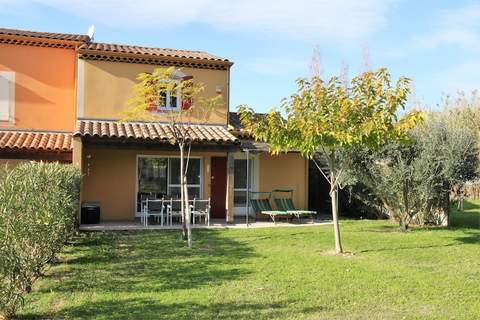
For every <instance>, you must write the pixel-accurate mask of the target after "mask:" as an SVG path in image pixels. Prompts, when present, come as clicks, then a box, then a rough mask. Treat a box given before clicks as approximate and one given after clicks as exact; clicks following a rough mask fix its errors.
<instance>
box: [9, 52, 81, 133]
mask: <svg viewBox="0 0 480 320" xmlns="http://www.w3.org/2000/svg"><path fill="white" fill-rule="evenodd" d="M75 69H76V54H75V50H73V49H57V48H48V47H33V46H23V45H10V44H0V71H13V72H15V82H16V83H15V114H14V118H15V123H2V122H0V128H15V129H37V130H57V131H73V129H74V127H75V114H76V112H75V81H76V80H75V79H76V72H75Z"/></svg>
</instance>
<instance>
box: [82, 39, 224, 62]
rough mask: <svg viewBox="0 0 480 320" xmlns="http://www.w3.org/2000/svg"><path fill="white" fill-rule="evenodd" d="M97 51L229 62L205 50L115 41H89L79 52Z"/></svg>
mask: <svg viewBox="0 0 480 320" xmlns="http://www.w3.org/2000/svg"><path fill="white" fill-rule="evenodd" d="M85 51H95V52H100V53H110V54H130V55H140V56H154V57H161V58H165V57H167V58H177V59H195V60H208V61H212V62H227V63H228V62H229V61H228V59H224V58H220V57H217V56H214V55H212V54H209V53H207V52H203V51H191V50H179V49H166V48H150V47H141V46H134V45H121V44H113V43H98V42H88V43H84V44H82V45H81V46H80V47H79V52H80V53H83V52H85Z"/></svg>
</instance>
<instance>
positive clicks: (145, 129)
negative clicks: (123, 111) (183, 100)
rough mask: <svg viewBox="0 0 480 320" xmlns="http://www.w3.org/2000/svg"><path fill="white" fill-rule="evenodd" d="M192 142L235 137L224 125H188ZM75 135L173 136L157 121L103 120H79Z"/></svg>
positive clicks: (168, 127)
mask: <svg viewBox="0 0 480 320" xmlns="http://www.w3.org/2000/svg"><path fill="white" fill-rule="evenodd" d="M188 128H190V130H189V133H190V135H191V140H192V141H194V142H198V143H202V142H213V143H236V142H237V141H238V140H237V138H236V137H235V136H234V135H232V134H231V133H230V132H229V131H228V130H227V128H226V127H224V126H214V125H201V124H196V125H189V126H188ZM74 135H75V136H83V137H100V138H124V139H144V140H158V141H161V142H169V141H170V140H171V139H172V137H173V129H172V126H171V125H169V124H168V123H159V122H119V121H104V120H79V121H77V129H76V131H75V133H74Z"/></svg>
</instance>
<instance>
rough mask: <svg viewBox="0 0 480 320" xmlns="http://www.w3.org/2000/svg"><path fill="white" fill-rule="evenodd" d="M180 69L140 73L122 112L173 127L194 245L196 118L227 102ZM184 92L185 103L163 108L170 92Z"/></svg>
mask: <svg viewBox="0 0 480 320" xmlns="http://www.w3.org/2000/svg"><path fill="white" fill-rule="evenodd" d="M179 72H180V70H176V69H175V68H174V67H169V68H156V69H155V70H154V71H153V72H152V73H140V74H139V75H138V77H137V80H138V81H139V82H138V83H137V84H136V85H135V86H134V88H133V89H134V92H135V95H134V97H133V98H132V99H130V100H129V102H128V103H129V105H130V107H129V108H127V109H126V110H125V111H123V112H122V114H123V120H125V121H139V120H140V121H165V120H167V121H168V122H169V124H170V128H171V136H170V143H171V144H176V145H178V148H179V151H180V184H181V188H180V189H181V201H182V203H183V205H182V221H183V223H182V231H183V233H182V237H183V239H184V240H187V245H188V247H191V246H192V233H191V226H190V206H189V202H188V192H187V173H188V162H189V159H190V150H191V144H192V137H191V134H192V132H193V128H192V127H191V126H190V125H191V124H192V122H193V121H196V122H200V123H202V122H206V120H207V119H208V118H209V117H210V115H211V114H212V113H213V112H216V110H218V109H219V108H220V107H221V106H222V105H223V97H222V95H216V96H215V97H205V96H203V95H202V92H204V90H205V85H204V84H203V83H201V82H198V81H193V79H192V78H191V77H186V78H185V77H184V78H182V79H178V76H177V74H178V73H179ZM177 95H180V99H179V100H180V102H181V107H180V108H178V109H174V110H170V109H162V108H158V106H162V105H164V104H165V99H166V97H167V96H170V97H173V98H175V99H176V98H177Z"/></svg>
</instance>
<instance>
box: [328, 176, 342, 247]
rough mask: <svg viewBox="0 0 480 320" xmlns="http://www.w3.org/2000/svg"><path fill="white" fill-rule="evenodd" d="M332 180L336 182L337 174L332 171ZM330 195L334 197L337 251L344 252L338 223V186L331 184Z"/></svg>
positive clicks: (333, 209)
mask: <svg viewBox="0 0 480 320" xmlns="http://www.w3.org/2000/svg"><path fill="white" fill-rule="evenodd" d="M330 181H331V183H334V181H335V174H334V173H333V172H331V173H330ZM330 197H331V199H332V217H333V233H334V236H335V253H337V254H338V253H343V248H342V241H341V238H340V225H339V224H338V186H337V185H336V184H335V185H333V186H331V191H330Z"/></svg>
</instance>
